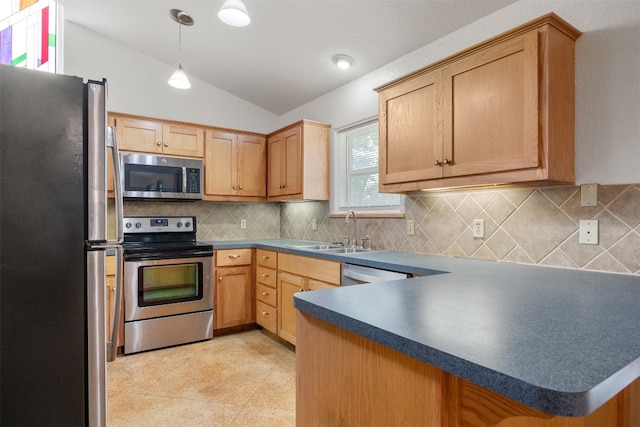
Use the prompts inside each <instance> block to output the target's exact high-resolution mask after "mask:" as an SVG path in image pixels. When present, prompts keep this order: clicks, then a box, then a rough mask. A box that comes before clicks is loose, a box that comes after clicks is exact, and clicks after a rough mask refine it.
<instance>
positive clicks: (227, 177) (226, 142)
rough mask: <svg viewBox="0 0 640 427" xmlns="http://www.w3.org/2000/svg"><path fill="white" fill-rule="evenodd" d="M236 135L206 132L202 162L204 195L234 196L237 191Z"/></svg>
mask: <svg viewBox="0 0 640 427" xmlns="http://www.w3.org/2000/svg"><path fill="white" fill-rule="evenodd" d="M237 140H238V137H237V135H235V134H233V133H226V132H214V131H211V132H210V131H207V142H206V147H205V148H206V149H205V161H204V167H205V171H204V191H205V194H209V195H216V196H229V195H235V194H236V189H237V181H236V179H237V175H238V161H237V159H238V155H237Z"/></svg>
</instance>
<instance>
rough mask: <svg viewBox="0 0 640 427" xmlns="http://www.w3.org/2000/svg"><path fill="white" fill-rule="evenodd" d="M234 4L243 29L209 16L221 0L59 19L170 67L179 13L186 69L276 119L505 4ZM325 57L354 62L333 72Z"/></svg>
mask: <svg viewBox="0 0 640 427" xmlns="http://www.w3.org/2000/svg"><path fill="white" fill-rule="evenodd" d="M244 1H245V5H246V6H247V9H248V11H249V15H250V16H251V24H250V25H249V26H247V27H243V28H237V27H231V26H228V25H226V24H224V23H222V22H221V21H220V20H218V18H217V16H216V14H217V12H218V9H219V8H220V6H222V3H223V0H171V1H166V0H59V3H60V4H62V5H63V7H64V12H63V13H64V18H65V20H68V21H72V22H74V23H76V24H79V25H81V26H83V27H86V28H88V29H90V30H92V31H94V32H96V33H99V34H102V35H104V36H106V37H108V38H109V39H113V40H116V41H118V42H119V43H122V44H124V45H127V46H129V47H130V48H132V49H135V50H137V51H140V52H142V53H144V54H145V55H148V56H150V57H153V58H155V59H157V60H158V61H161V62H163V63H166V64H167V65H170V66H171V67H175V66H177V61H178V24H177V23H176V22H175V21H173V20H172V19H171V18H170V16H169V10H170V9H173V8H177V9H181V10H184V11H185V12H187V13H189V14H190V15H191V16H192V17H193V19H194V21H195V24H194V25H193V26H192V27H183V28H182V65H183V67H184V69H185V71H186V73H187V74H188V75H189V76H193V77H197V78H198V79H200V80H202V81H205V82H207V83H210V84H211V85H213V86H216V87H218V88H220V89H223V90H225V91H227V92H229V93H231V94H233V95H235V96H238V97H240V98H242V99H245V100H246V101H249V102H251V103H253V104H255V105H257V106H260V107H262V108H264V109H266V110H269V111H271V112H273V113H275V114H278V115H279V114H283V113H286V112H288V111H291V110H292V109H294V108H296V107H299V106H300V105H303V104H305V103H307V102H309V101H311V100H313V99H315V98H317V97H319V96H321V95H323V94H325V93H327V92H330V91H331V90H333V89H335V88H337V87H340V86H342V85H344V84H346V83H348V82H349V81H351V80H354V79H356V78H358V77H360V76H362V75H364V74H367V73H368V72H370V71H373V70H375V69H376V68H379V67H381V66H382V65H384V64H387V63H389V62H391V61H393V60H395V59H397V58H399V57H401V56H403V55H405V54H407V53H409V52H411V51H413V50H415V49H417V48H419V47H422V46H424V45H426V44H428V43H430V42H431V41H433V40H436V39H438V38H440V37H442V36H444V35H446V34H448V33H451V32H453V31H455V30H457V29H458V28H461V27H464V26H466V25H468V24H470V23H471V22H473V21H476V20H478V19H480V18H482V17H483V16H486V15H489V14H491V13H493V12H495V11H496V10H498V9H500V8H503V7H505V6H507V5H509V4H511V3H514V1H515V0H468V1H467V0H244ZM335 54H346V55H349V56H351V57H353V58H354V59H355V61H356V65H355V66H354V67H352V68H351V69H349V70H347V71H343V70H339V69H338V68H337V67H335V66H334V65H333V63H332V62H331V58H332V57H333V55H335ZM169 74H170V73H169ZM168 78H169V75H167V79H168Z"/></svg>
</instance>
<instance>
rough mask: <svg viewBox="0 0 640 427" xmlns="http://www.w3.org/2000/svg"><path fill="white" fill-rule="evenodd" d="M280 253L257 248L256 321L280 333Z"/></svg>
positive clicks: (272, 331) (273, 331) (270, 330)
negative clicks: (278, 284)
mask: <svg viewBox="0 0 640 427" xmlns="http://www.w3.org/2000/svg"><path fill="white" fill-rule="evenodd" d="M277 268H278V254H277V253H276V252H273V251H266V250H264V249H256V300H257V301H256V323H257V324H258V325H260V326H262V327H264V328H265V329H266V330H268V331H269V332H271V333H274V334H277V333H278V310H277V309H276V307H277V306H278V291H277V281H276V278H277V273H278V271H277Z"/></svg>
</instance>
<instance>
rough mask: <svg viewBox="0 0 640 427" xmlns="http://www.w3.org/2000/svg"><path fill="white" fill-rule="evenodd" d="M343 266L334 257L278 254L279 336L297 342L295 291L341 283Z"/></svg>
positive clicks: (313, 289) (322, 287) (312, 289)
mask: <svg viewBox="0 0 640 427" xmlns="http://www.w3.org/2000/svg"><path fill="white" fill-rule="evenodd" d="M340 268H341V266H340V263H339V262H335V261H328V260H322V259H317V258H311V257H305V256H299V255H292V254H284V253H280V254H278V336H280V337H281V338H283V339H285V340H287V341H289V342H290V343H291V344H293V345H295V344H296V309H295V308H294V307H293V295H294V294H295V293H297V292H306V291H315V290H318V289H324V288H331V287H336V286H340V274H341V270H340Z"/></svg>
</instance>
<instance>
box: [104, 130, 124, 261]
mask: <svg viewBox="0 0 640 427" xmlns="http://www.w3.org/2000/svg"><path fill="white" fill-rule="evenodd" d="M107 147H111V159H112V162H113V193H114V196H115V210H116V212H115V215H116V241H115V242H110V243H116V244H120V243H122V242H123V240H124V228H123V226H122V218H123V216H124V214H123V201H122V180H121V177H120V150H119V149H118V138H117V136H116V128H115V127H113V126H108V127H107ZM120 261H122V260H120Z"/></svg>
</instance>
